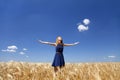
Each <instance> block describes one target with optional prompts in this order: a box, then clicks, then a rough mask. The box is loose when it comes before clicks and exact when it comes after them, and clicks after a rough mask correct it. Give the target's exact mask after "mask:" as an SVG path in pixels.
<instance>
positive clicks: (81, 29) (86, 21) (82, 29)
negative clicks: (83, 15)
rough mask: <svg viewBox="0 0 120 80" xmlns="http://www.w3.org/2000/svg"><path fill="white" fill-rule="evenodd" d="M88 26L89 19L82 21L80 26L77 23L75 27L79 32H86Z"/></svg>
mask: <svg viewBox="0 0 120 80" xmlns="http://www.w3.org/2000/svg"><path fill="white" fill-rule="evenodd" d="M88 24H90V20H89V19H84V20H83V23H82V24H81V23H78V24H77V25H78V30H79V32H83V31H87V30H88V29H89V27H88Z"/></svg>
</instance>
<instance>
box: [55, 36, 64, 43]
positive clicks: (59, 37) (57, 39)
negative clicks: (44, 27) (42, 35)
mask: <svg viewBox="0 0 120 80" xmlns="http://www.w3.org/2000/svg"><path fill="white" fill-rule="evenodd" d="M59 39H61V43H60V44H63V39H62V37H61V36H58V37H57V38H56V44H59V42H58V41H59Z"/></svg>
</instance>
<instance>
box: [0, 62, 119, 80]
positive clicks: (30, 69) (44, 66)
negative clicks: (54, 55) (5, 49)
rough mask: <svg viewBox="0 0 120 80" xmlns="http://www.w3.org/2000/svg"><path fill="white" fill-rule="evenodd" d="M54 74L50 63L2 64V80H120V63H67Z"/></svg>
mask: <svg viewBox="0 0 120 80" xmlns="http://www.w3.org/2000/svg"><path fill="white" fill-rule="evenodd" d="M53 74H54V70H53V67H52V66H51V64H50V63H27V62H14V61H12V62H0V80H120V62H104V63H66V65H65V67H64V68H62V69H61V71H60V72H58V73H57V76H56V77H55V78H54V77H53Z"/></svg>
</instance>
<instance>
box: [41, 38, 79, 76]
mask: <svg viewBox="0 0 120 80" xmlns="http://www.w3.org/2000/svg"><path fill="white" fill-rule="evenodd" d="M39 42H40V43H43V44H49V45H52V46H55V47H56V54H55V57H54V60H53V63H52V66H53V67H54V72H55V74H56V72H57V71H58V70H60V69H61V68H62V67H64V66H65V61H64V56H63V48H64V46H73V45H77V44H78V43H79V42H75V43H73V44H64V43H63V40H62V37H61V36H58V37H57V39H56V43H51V42H46V41H41V40H39Z"/></svg>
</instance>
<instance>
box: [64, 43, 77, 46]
mask: <svg viewBox="0 0 120 80" xmlns="http://www.w3.org/2000/svg"><path fill="white" fill-rule="evenodd" d="M77 44H79V42H75V43H73V44H64V46H74V45H77Z"/></svg>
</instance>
